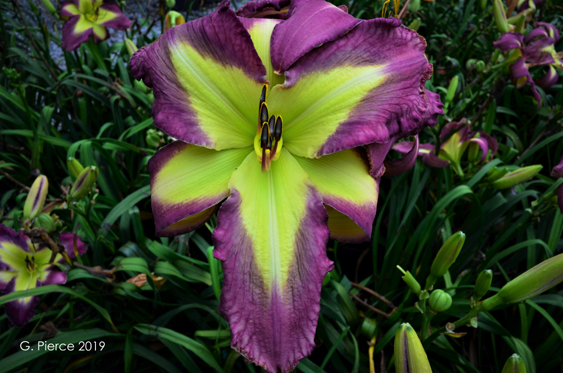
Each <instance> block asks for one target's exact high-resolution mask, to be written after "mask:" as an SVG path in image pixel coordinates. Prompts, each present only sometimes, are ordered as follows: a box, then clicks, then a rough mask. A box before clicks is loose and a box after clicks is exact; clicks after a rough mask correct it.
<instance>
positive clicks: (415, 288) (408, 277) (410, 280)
mask: <svg viewBox="0 0 563 373" xmlns="http://www.w3.org/2000/svg"><path fill="white" fill-rule="evenodd" d="M397 268H398V269H399V271H401V272H403V274H404V276H403V277H402V278H403V281H404V282H406V283H407V285H408V287H409V288H410V289H411V291H412V292H413V293H415V294H416V295H418V294H420V290H421V288H420V284H419V283H418V281H416V279H415V278H414V276H413V275H412V274H411V273H410V272H409V271H404V270H403V269H402V268H401V267H399V266H397Z"/></svg>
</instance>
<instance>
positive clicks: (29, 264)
mask: <svg viewBox="0 0 563 373" xmlns="http://www.w3.org/2000/svg"><path fill="white" fill-rule="evenodd" d="M25 266H26V268H27V271H28V272H29V273H33V272H35V257H34V256H32V257H31V259H29V256H27V255H26V256H25Z"/></svg>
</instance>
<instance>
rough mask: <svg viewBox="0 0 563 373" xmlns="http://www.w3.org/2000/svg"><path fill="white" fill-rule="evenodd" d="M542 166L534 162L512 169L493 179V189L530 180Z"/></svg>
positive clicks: (506, 187) (504, 187)
mask: <svg viewBox="0 0 563 373" xmlns="http://www.w3.org/2000/svg"><path fill="white" fill-rule="evenodd" d="M542 168H543V166H542V165H540V164H536V165H533V166H527V167H523V168H521V169H519V170H516V171H512V172H510V173H508V174H506V175H504V176H503V177H501V178H500V179H498V180H496V181H493V184H492V185H493V188H495V189H508V188H512V187H513V186H516V185H518V184H521V183H523V182H524V181H527V180H530V179H531V178H533V177H534V176H536V175H537V173H538V172H540V171H541V169H542Z"/></svg>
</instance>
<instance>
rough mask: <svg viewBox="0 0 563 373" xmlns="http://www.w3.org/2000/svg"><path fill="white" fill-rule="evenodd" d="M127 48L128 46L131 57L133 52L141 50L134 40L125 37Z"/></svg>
mask: <svg viewBox="0 0 563 373" xmlns="http://www.w3.org/2000/svg"><path fill="white" fill-rule="evenodd" d="M125 48H127V53H129V57H131V56H133V53H135V52H136V51H138V50H139V48H137V46H136V45H135V43H133V40H131V39H127V38H125Z"/></svg>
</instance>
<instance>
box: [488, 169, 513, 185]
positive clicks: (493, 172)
mask: <svg viewBox="0 0 563 373" xmlns="http://www.w3.org/2000/svg"><path fill="white" fill-rule="evenodd" d="M507 173H508V170H507V169H506V168H496V167H493V168H491V169H490V170H489V172H487V180H489V181H491V182H493V181H495V180H498V179H500V178H501V177H503V176H504V175H506V174H507Z"/></svg>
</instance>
